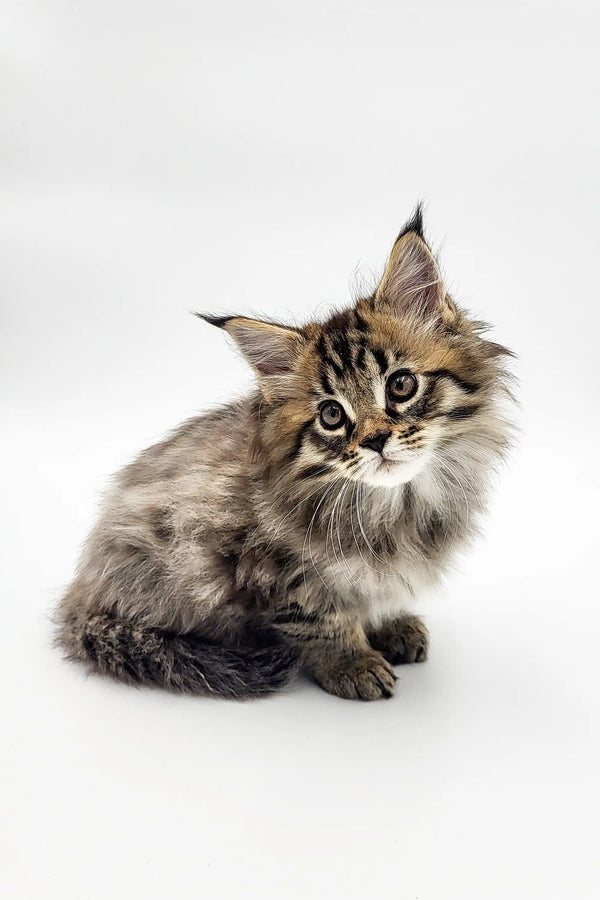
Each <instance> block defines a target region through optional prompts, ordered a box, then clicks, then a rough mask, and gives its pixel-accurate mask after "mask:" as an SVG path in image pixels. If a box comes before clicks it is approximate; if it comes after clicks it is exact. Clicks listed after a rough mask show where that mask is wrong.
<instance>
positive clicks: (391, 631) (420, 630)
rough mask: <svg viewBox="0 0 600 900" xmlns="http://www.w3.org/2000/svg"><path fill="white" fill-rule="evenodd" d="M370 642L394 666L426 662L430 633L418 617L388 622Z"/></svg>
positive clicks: (370, 638) (405, 617)
mask: <svg viewBox="0 0 600 900" xmlns="http://www.w3.org/2000/svg"><path fill="white" fill-rule="evenodd" d="M369 640H370V642H371V644H372V646H373V647H374V648H375V649H376V650H379V651H380V653H383V655H384V656H385V658H386V659H387V660H388V661H389V662H391V664H392V665H393V666H400V665H403V664H405V663H419V662H425V660H426V659H427V655H428V652H429V632H428V630H427V627H426V626H425V625H424V624H423V622H422V621H421V619H419V618H418V616H402V618H399V619H394V620H393V621H391V622H387V623H386V624H385V625H383V626H382V628H381V630H380V631H378V632H376V633H375V634H373V635H372V636H371V635H370V636H369Z"/></svg>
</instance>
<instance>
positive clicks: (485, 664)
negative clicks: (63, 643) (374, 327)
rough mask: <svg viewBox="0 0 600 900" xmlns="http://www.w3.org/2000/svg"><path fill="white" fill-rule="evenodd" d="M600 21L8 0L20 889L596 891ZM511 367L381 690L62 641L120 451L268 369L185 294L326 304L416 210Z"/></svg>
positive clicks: (12, 647) (449, 10)
mask: <svg viewBox="0 0 600 900" xmlns="http://www.w3.org/2000/svg"><path fill="white" fill-rule="evenodd" d="M599 18H600V17H599V15H598V7H597V5H596V4H594V3H592V2H581V0H579V2H577V0H576V2H573V0H569V2H567V0H559V2H555V3H552V4H550V3H547V2H542V0H538V2H533V0H530V2H526V0H520V2H518V3H517V2H513V0H505V2H503V3H497V4H492V3H481V2H475V0H473V2H468V0H464V2H459V0H453V2H439V3H435V2H432V0H421V2H418V3H417V2H408V0H405V2H402V3H393V2H383V0H369V2H364V3H360V2H356V0H354V2H348V0H347V2H345V3H344V2H332V0H302V2H297V0H288V2H279V3H277V2H274V0H271V2H268V0H245V2H244V0H222V2H219V3H217V2H209V0H196V2H184V0H168V2H167V0H137V2H134V0H90V2H86V3H72V2H67V0H53V2H52V3H48V2H43V0H37V2H35V0H3V2H2V4H1V9H0V51H1V66H2V73H3V74H2V84H3V88H2V92H1V96H0V110H1V128H2V132H1V133H2V138H1V145H0V146H1V152H2V163H1V168H0V178H1V182H2V183H1V196H2V203H1V213H0V250H1V257H2V260H1V266H0V284H1V303H2V335H3V347H2V363H1V365H2V394H3V399H4V411H5V412H4V415H3V422H4V434H3V441H2V447H3V452H4V464H3V466H2V471H3V475H4V481H5V484H4V488H3V500H2V513H3V531H4V533H3V541H2V546H3V553H2V558H3V563H2V566H3V576H2V608H1V622H0V642H1V663H0V664H1V667H2V673H1V676H0V677H1V682H2V688H1V691H0V693H1V696H2V700H1V702H2V707H3V709H2V725H3V728H2V731H3V738H2V751H1V752H2V760H1V761H0V764H1V770H2V773H3V776H4V779H3V780H5V784H4V787H3V791H2V795H3V796H2V804H1V812H0V817H1V818H0V826H1V828H2V831H3V834H2V836H1V839H0V854H1V855H2V857H3V859H2V861H1V864H0V886H2V887H3V891H2V893H3V896H4V897H6V898H7V900H13V898H15V900H16V898H19V900H20V898H35V900H38V898H40V897H44V898H47V900H52V898H55V897H56V898H61V900H83V898H86V900H88V898H89V900H100V898H105V897H129V898H144V900H153V898H159V897H160V898H163V897H179V898H197V897H206V898H210V900H231V898H235V897H244V898H248V900H252V898H261V900H271V898H273V900H275V898H277V900H280V898H285V900H308V898H310V900H312V898H322V897H323V898H335V900H337V898H355V897H356V898H358V897H361V898H364V897H373V898H375V897H379V896H386V897H387V896H394V897H400V898H402V900H405V898H406V900H412V898H415V900H470V898H473V900H481V898H488V897H490V898H519V900H520V898H523V900H531V898H538V897H539V898H544V900H549V898H554V897H556V898H565V897H577V898H578V900H579V898H588V897H590V898H591V897H596V896H598V890H599V889H600V879H599V876H598V871H597V868H596V865H597V862H596V857H597V844H598V832H597V819H596V816H597V809H598V800H599V796H598V786H599V785H598V765H597V760H598V751H599V728H598V725H599V718H598V700H597V691H598V676H599V674H600V664H599V662H598V629H599V626H600V613H599V611H598V596H597V593H598V589H597V577H596V567H597V559H598V549H599V546H598V545H599V540H598V538H599V535H598V519H597V510H598V506H599V501H600V496H599V494H600V484H599V479H598V442H599V438H600V433H599V425H598V399H597V397H598V388H597V377H598V362H597V355H598V350H597V347H598V326H599V324H600V323H599V316H598V284H599V279H598V272H597V265H598V264H597V259H596V257H597V247H598V237H599V234H598V201H599V199H600V197H599V176H598V153H599V149H600V148H599V127H598V116H597V88H598V69H597V65H596V59H597V31H598V24H599ZM419 197H423V198H425V200H426V201H427V204H428V207H427V225H428V231H429V234H430V236H431V238H432V242H433V245H434V247H436V248H437V249H439V250H440V252H441V261H442V266H443V269H444V271H445V272H446V274H447V277H448V280H449V283H450V284H451V286H452V289H453V290H454V292H455V294H456V296H457V297H458V298H459V299H460V300H461V301H463V302H464V303H465V304H466V305H468V306H470V307H471V308H472V309H474V310H476V311H477V313H479V314H480V315H481V316H483V317H485V318H486V319H489V320H490V321H492V322H494V323H495V325H496V329H495V337H496V339H498V340H500V341H502V342H506V343H508V344H509V345H510V346H512V347H513V348H514V349H515V350H516V351H517V352H518V354H519V356H520V360H519V362H518V364H517V370H518V374H519V376H520V378H521V381H522V387H521V398H522V401H523V413H522V420H523V422H522V424H523V437H522V440H521V446H520V448H519V450H518V451H517V452H516V453H515V455H514V456H513V459H512V461H511V464H510V467H509V468H508V470H507V472H506V473H505V474H504V476H503V478H502V480H501V482H500V485H499V489H498V491H497V494H496V499H495V503H494V507H493V510H492V513H491V516H490V518H489V521H488V523H487V525H486V529H485V536H484V538H483V539H482V540H481V541H480V542H479V544H478V545H477V546H476V547H475V548H473V551H472V552H471V553H470V555H469V556H468V558H467V560H466V561H465V562H464V563H463V564H462V565H461V568H460V570H459V571H458V572H457V573H456V575H454V576H453V578H452V579H451V580H450V582H449V584H448V585H447V587H446V589H445V590H444V591H443V592H442V593H441V594H440V595H439V596H435V597H433V596H432V597H424V598H423V600H422V603H421V610H422V612H423V614H424V615H425V617H426V620H427V622H428V624H429V626H430V628H431V631H432V653H431V660H430V662H429V663H427V665H425V666H421V667H419V666H415V667H412V668H410V669H405V670H403V671H401V672H400V676H401V679H400V682H399V685H398V691H397V695H396V697H395V698H394V699H393V700H392V701H390V702H388V703H383V702H381V703H376V704H359V703H349V702H344V701H341V700H338V699H336V698H333V697H330V696H328V695H326V694H325V693H323V692H321V691H319V690H318V689H317V688H315V687H313V686H312V685H310V684H309V683H308V682H303V681H299V682H298V683H297V684H295V685H293V686H292V687H291V688H289V689H288V690H287V691H286V692H284V693H282V694H280V695H278V696H276V697H274V698H273V699H269V700H267V701H264V702H260V703H251V704H244V705H239V704H238V705H230V704H226V703H218V702H211V701H208V700H198V699H193V698H181V697H173V696H169V695H166V694H161V693H157V692H151V691H135V690H132V689H129V688H126V687H122V686H119V685H115V684H112V683H109V682H106V681H103V680H101V679H99V678H86V677H85V675H84V674H83V673H82V672H81V671H80V670H79V669H77V668H76V667H73V666H68V665H67V664H66V663H63V662H62V661H61V659H60V657H59V655H58V654H57V653H56V652H55V651H54V650H53V649H52V648H51V627H50V623H49V620H48V612H49V610H50V609H51V608H52V605H53V603H54V602H55V600H56V598H57V597H58V596H59V594H60V591H61V590H62V588H63V587H64V586H65V585H66V583H67V582H68V580H69V578H70V577H71V574H72V572H73V568H74V565H75V562H76V558H77V554H78V550H79V547H80V544H81V541H82V538H83V536H84V534H85V532H86V529H87V528H88V527H89V525H90V523H91V522H92V520H93V517H94V513H95V509H96V505H97V501H98V497H99V495H100V492H101V490H102V489H103V488H104V487H105V486H106V484H107V481H108V476H109V474H110V473H111V472H112V471H114V470H115V469H116V468H118V467H119V466H120V465H122V464H123V463H124V462H126V461H127V460H128V459H130V458H131V456H132V455H133V454H135V453H136V452H137V451H138V450H139V449H140V448H141V447H143V446H145V445H147V444H149V443H151V442H152V441H154V440H155V439H156V438H158V437H159V436H160V435H162V434H163V433H164V432H165V431H166V430H167V429H169V428H170V427H172V426H173V425H175V424H177V422H178V421H179V420H181V419H182V418H184V417H185V416H188V415H190V414H193V413H195V412H197V411H200V410H204V409H206V408H208V407H210V406H211V405H213V404H215V403H217V402H220V401H223V400H227V399H228V398H230V397H232V396H234V395H236V394H238V393H240V392H241V391H243V390H245V389H246V388H247V386H248V384H249V380H250V375H249V372H248V371H247V369H246V368H245V367H244V365H243V364H242V362H241V361H240V360H239V359H238V358H237V357H236V356H235V354H234V353H233V352H232V351H231V348H229V347H228V346H227V345H226V341H225V338H224V336H223V335H221V334H219V333H218V332H217V331H215V330H211V329H209V327H208V326H205V325H204V324H202V323H201V322H199V321H198V320H196V319H193V318H192V317H191V316H190V315H189V312H190V310H192V309H203V310H211V311H241V312H248V311H249V310H261V311H263V312H265V313H267V314H270V315H279V316H281V317H283V318H285V317H286V316H296V317H298V318H300V319H302V318H306V316H307V315H308V314H310V312H311V311H314V310H315V309H316V308H319V309H320V310H321V311H323V310H324V309H325V308H326V306H327V304H329V303H339V302H343V301H345V300H346V299H347V298H348V297H349V296H350V290H351V287H352V286H353V285H355V284H356V282H357V280H358V281H360V278H361V277H366V278H369V277H372V276H371V274H370V273H372V272H376V271H378V270H380V269H381V267H382V265H383V263H384V260H385V256H386V253H387V252H388V250H389V248H390V246H391V243H392V241H393V239H394V237H395V234H396V232H397V230H398V228H399V226H400V225H401V223H402V222H403V220H404V219H405V218H406V217H407V216H408V214H409V213H410V211H411V209H412V207H413V205H414V203H415V201H416V200H417V199H418V198H419Z"/></svg>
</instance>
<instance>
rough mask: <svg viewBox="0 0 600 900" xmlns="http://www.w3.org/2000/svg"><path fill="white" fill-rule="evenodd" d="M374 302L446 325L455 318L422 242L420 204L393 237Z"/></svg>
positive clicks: (439, 276) (435, 264) (456, 312)
mask: <svg viewBox="0 0 600 900" xmlns="http://www.w3.org/2000/svg"><path fill="white" fill-rule="evenodd" d="M375 303H376V304H378V305H387V306H391V307H392V309H395V310H397V311H398V312H411V311H414V312H416V313H418V314H419V315H421V316H422V317H423V318H425V319H431V320H434V321H435V320H437V321H442V322H443V323H444V324H446V325H449V324H451V323H452V322H453V321H455V319H456V317H457V316H458V310H457V309H456V307H455V305H454V303H453V302H452V300H451V299H450V297H449V296H448V295H447V293H446V288H445V287H444V283H443V281H442V275H441V272H440V270H439V268H438V264H437V262H436V261H435V257H434V255H433V253H432V252H431V250H430V249H429V247H428V246H427V244H426V242H425V237H424V234H423V212H422V208H421V205H419V206H417V208H416V210H415V212H414V214H413V216H412V218H411V219H410V221H409V222H407V223H406V225H405V226H404V228H403V229H402V231H401V232H400V234H399V235H398V237H397V238H396V243H395V244H394V246H393V247H392V252H391V253H390V258H389V260H388V264H387V266H386V268H385V272H384V273H383V278H382V279H381V282H380V284H379V287H378V288H377V290H376V292H375Z"/></svg>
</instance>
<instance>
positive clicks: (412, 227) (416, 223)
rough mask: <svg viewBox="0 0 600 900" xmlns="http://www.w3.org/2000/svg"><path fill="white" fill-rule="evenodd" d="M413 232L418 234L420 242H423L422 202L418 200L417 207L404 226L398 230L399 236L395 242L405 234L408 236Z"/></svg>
mask: <svg viewBox="0 0 600 900" xmlns="http://www.w3.org/2000/svg"><path fill="white" fill-rule="evenodd" d="M411 231H412V232H414V233H415V234H418V236H419V237H420V238H421V240H422V241H424V240H425V232H424V230H423V201H422V200H419V202H418V203H417V205H416V206H415V208H414V211H413V214H412V216H411V217H410V219H409V220H408V222H406V224H405V225H403V226H402V228H401V229H400V234H399V235H398V237H397V238H396V240H400V238H401V237H404V235H405V234H410V232H411Z"/></svg>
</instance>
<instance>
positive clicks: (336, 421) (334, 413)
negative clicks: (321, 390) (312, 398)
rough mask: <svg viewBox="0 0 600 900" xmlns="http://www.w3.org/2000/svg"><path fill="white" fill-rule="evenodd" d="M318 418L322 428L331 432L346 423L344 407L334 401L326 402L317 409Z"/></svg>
mask: <svg viewBox="0 0 600 900" xmlns="http://www.w3.org/2000/svg"><path fill="white" fill-rule="evenodd" d="M319 417H320V419H321V425H322V426H323V428H328V429H329V430H333V429H334V428H340V427H341V426H342V425H343V424H344V422H345V421H346V413H345V412H344V407H343V406H342V405H341V404H340V403H337V402H336V401H335V400H326V401H325V403H321V406H320V407H319Z"/></svg>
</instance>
